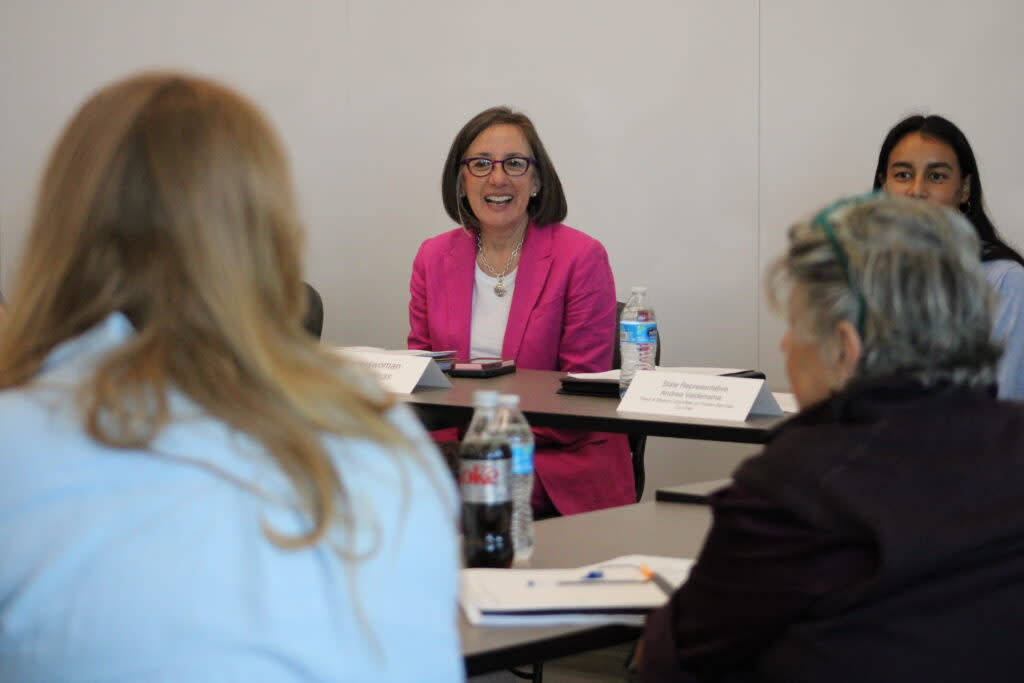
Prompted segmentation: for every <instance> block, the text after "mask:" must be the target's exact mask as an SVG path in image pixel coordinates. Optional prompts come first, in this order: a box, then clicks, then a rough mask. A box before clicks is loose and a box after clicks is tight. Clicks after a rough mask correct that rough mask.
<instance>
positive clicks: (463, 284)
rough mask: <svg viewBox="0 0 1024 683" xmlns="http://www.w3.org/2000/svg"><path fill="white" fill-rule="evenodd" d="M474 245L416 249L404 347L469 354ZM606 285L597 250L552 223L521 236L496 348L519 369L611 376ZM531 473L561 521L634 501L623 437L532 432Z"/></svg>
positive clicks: (440, 239)
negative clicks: (508, 305)
mask: <svg viewBox="0 0 1024 683" xmlns="http://www.w3.org/2000/svg"><path fill="white" fill-rule="evenodd" d="M475 263H476V240H475V239H474V237H473V236H472V235H470V234H468V233H467V232H466V231H465V230H463V229H462V228H456V229H455V230H451V231H449V232H446V233H443V234H441V235H438V236H437V237H433V238H431V239H428V240H427V241H425V242H424V243H423V244H422V245H421V246H420V250H419V253H417V254H416V260H415V261H414V262H413V268H412V280H411V283H410V292H411V300H410V302H409V328H410V330H409V340H408V342H409V348H411V349H434V350H441V349H456V350H457V351H458V355H459V357H462V358H465V357H468V356H469V344H470V326H471V322H472V321H471V316H472V304H473V273H474V268H475ZM614 329H615V283H614V280H613V278H612V271H611V266H610V265H609V264H608V254H607V253H606V252H605V249H604V247H603V246H602V245H601V243H600V242H598V241H597V240H595V239H593V238H592V237H589V236H587V235H586V234H584V233H582V232H580V231H579V230H574V229H573V228H570V227H568V226H565V225H562V224H560V223H554V224H551V225H546V226H544V227H536V226H535V225H533V224H532V223H531V224H530V225H529V227H528V228H527V231H526V238H525V240H524V242H523V249H522V255H521V257H520V259H519V268H518V270H517V271H516V281H515V289H514V290H513V294H512V304H511V309H510V311H509V316H508V324H507V326H506V328H505V339H504V343H503V346H502V356H503V357H504V358H515V359H516V364H517V366H518V367H520V368H523V369H535V370H562V371H565V372H599V371H602V370H608V369H609V368H611V363H612V353H613V350H614V346H613V345H614V338H613V334H614ZM534 433H535V435H536V437H537V452H536V457H535V470H536V474H537V477H538V478H539V479H540V480H541V482H542V484H543V485H544V488H545V490H546V491H547V493H548V496H550V498H551V501H552V503H554V505H555V507H556V508H557V509H558V511H559V512H561V513H562V514H573V513H576V512H585V511H587V510H596V509H600V508H606V507H611V506H615V505H626V504H629V503H632V502H634V501H635V500H636V498H635V493H634V489H633V466H632V462H631V460H630V454H629V442H628V441H627V439H626V437H625V435H622V434H606V433H602V432H581V431H576V430H564V429H563V430H555V429H535V430H534Z"/></svg>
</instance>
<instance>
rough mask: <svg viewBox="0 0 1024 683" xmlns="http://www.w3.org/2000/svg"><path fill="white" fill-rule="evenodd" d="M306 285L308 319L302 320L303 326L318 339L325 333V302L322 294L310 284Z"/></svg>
mask: <svg viewBox="0 0 1024 683" xmlns="http://www.w3.org/2000/svg"><path fill="white" fill-rule="evenodd" d="M305 285H306V317H305V318H303V320H302V326H303V327H305V328H306V331H307V332H309V333H310V334H311V335H313V336H314V337H316V338H317V339H319V338H320V336H321V335H322V334H323V331H324V301H323V299H321V298H320V293H319V292H317V291H316V289H314V288H313V285H311V284H309V283H308V282H306V283H305Z"/></svg>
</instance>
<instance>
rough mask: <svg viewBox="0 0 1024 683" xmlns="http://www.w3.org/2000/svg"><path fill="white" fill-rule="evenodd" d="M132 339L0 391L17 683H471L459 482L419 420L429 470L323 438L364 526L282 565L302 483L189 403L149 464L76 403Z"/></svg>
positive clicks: (110, 338)
mask: <svg viewBox="0 0 1024 683" xmlns="http://www.w3.org/2000/svg"><path fill="white" fill-rule="evenodd" d="M133 334H134V331H133V329H132V327H131V324H130V323H129V322H128V320H127V319H126V318H124V317H123V316H122V315H120V314H115V315H112V316H110V317H109V318H108V319H107V320H106V321H104V322H103V323H101V324H100V325H98V326H96V327H95V328H93V329H92V330H90V331H89V332H87V333H86V334H84V335H83V336H81V337H79V338H77V339H74V340H72V341H70V342H67V343H65V344H63V345H61V346H60V347H58V348H57V349H56V350H55V351H54V352H53V353H52V354H51V355H50V357H49V358H48V359H47V362H46V364H45V366H44V367H43V369H42V370H41V372H40V373H39V375H38V376H37V377H36V378H35V379H34V380H33V381H32V382H31V383H30V384H29V385H27V386H25V387H23V388H19V389H17V390H9V391H4V392H0V680H4V681H7V680H11V681H58V680H59V681H85V680H89V681H97V680H102V681H147V682H149V681H296V680H319V681H360V682H364V681H458V680H462V678H463V665H462V658H461V654H460V649H459V643H458V628H457V613H456V591H457V581H458V551H457V547H456V526H455V513H456V505H455V491H454V483H453V481H452V477H451V474H450V473H449V472H448V471H447V469H445V468H444V466H443V465H442V463H441V461H440V458H439V457H438V456H437V454H436V451H435V450H434V448H433V446H432V445H431V444H430V442H429V440H428V438H427V436H426V434H425V432H424V431H423V429H422V428H421V427H420V426H419V425H418V423H417V422H416V420H415V418H414V417H413V415H412V414H411V413H410V412H409V411H408V410H407V409H406V408H404V407H399V408H396V409H394V411H393V412H392V414H391V415H390V418H391V420H392V421H393V423H394V424H395V426H396V427H398V428H399V429H400V430H402V431H403V432H404V433H405V434H407V435H408V436H409V437H410V438H411V439H412V440H413V441H414V443H415V444H416V450H417V451H418V453H419V455H420V458H419V459H418V460H417V459H415V458H413V457H412V455H410V454H408V453H404V454H403V453H398V454H396V453H388V452H385V450H384V449H383V448H382V447H381V446H379V445H377V444H374V443H371V442H367V441H358V440H353V439H341V438H337V437H330V438H327V439H326V440H325V445H326V446H327V448H328V451H329V452H330V454H331V455H332V457H333V458H334V461H335V463H336V464H337V467H338V471H339V473H340V475H341V477H342V479H343V482H344V486H345V489H346V492H347V499H348V500H349V501H350V502H351V508H352V510H353V511H354V514H355V518H356V520H357V521H358V522H359V523H360V524H361V526H360V527H359V530H358V531H357V532H356V533H354V535H350V536H345V535H344V533H343V532H342V531H340V528H339V530H338V531H336V532H334V534H333V535H332V538H331V540H330V541H327V540H325V541H323V542H321V543H319V544H318V545H316V546H314V547H311V548H303V549H301V550H297V551H296V550H282V549H280V548H278V547H276V546H275V545H274V544H273V543H272V542H271V541H270V540H269V539H268V538H267V536H266V534H265V533H264V530H263V528H262V527H261V524H263V523H266V524H268V525H270V526H271V527H272V528H274V529H276V530H278V531H281V532H284V533H287V534H293V533H294V532H296V531H300V530H302V529H304V528H306V526H305V521H304V518H303V516H302V515H301V514H300V513H298V512H297V511H296V509H295V508H294V506H293V505H290V504H289V503H288V501H290V500H293V495H292V492H291V489H290V487H289V485H288V484H287V481H286V480H285V478H284V477H283V475H282V474H281V473H280V471H279V470H278V469H277V468H276V467H274V466H273V465H272V463H271V462H270V460H269V458H268V457H267V456H266V455H265V454H264V452H263V451H262V449H261V448H259V447H258V445H257V444H256V443H255V442H253V441H252V440H250V439H249V438H248V437H246V436H244V435H242V434H240V433H238V432H235V431H232V430H230V429H228V428H227V427H226V426H225V425H223V424H222V423H219V422H217V421H214V420H212V419H210V418H208V417H206V416H204V415H203V414H201V413H200V412H199V411H198V410H197V409H196V407H195V405H194V404H192V403H190V402H189V401H188V400H186V399H185V398H183V397H182V396H174V397H172V402H171V409H172V415H173V417H174V420H173V422H172V423H171V424H170V425H169V426H168V427H167V428H166V429H164V430H163V431H162V432H161V433H160V435H159V436H158V437H157V439H156V440H155V441H154V443H153V445H152V447H151V448H150V449H149V450H146V451H134V450H117V449H111V448H108V447H106V446H102V445H100V444H98V443H97V442H95V441H93V440H92V439H90V438H89V437H88V436H87V435H86V434H85V433H84V431H83V428H82V417H81V415H80V414H79V412H78V411H77V409H76V406H75V402H74V401H75V392H76V390H77V388H78V387H79V386H80V385H81V383H82V379H83V377H86V376H88V375H89V374H90V373H91V371H92V370H93V368H94V367H95V366H96V364H97V362H98V361H99V360H100V359H101V358H102V357H103V355H104V354H106V353H107V352H109V351H110V350H111V349H114V348H117V347H118V346H119V345H121V344H123V343H124V342H125V340H127V339H129V338H130V337H131V336H132V335H133ZM421 461H422V463H424V464H420V462H421ZM332 544H337V546H340V547H343V548H350V549H355V550H357V551H358V552H360V553H362V554H365V557H364V558H363V559H343V558H342V556H341V555H340V554H339V553H338V552H337V550H336V549H334V548H335V547H337V546H334V547H332Z"/></svg>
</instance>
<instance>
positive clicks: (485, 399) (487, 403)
mask: <svg viewBox="0 0 1024 683" xmlns="http://www.w3.org/2000/svg"><path fill="white" fill-rule="evenodd" d="M473 405H474V406H477V407H481V408H493V407H494V406H496V405H498V392H497V391H490V390H488V391H474V392H473Z"/></svg>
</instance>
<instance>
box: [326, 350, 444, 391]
mask: <svg viewBox="0 0 1024 683" xmlns="http://www.w3.org/2000/svg"><path fill="white" fill-rule="evenodd" d="M338 353H340V354H342V355H344V356H346V357H347V358H348V359H350V360H352V361H354V362H356V363H359V364H360V365H362V366H363V367H365V368H366V369H367V370H369V371H370V372H371V373H373V376H374V377H376V378H377V381H378V382H380V383H381V384H382V385H383V386H384V388H385V389H387V390H388V391H390V392H392V393H395V394H411V393H412V391H413V389H415V388H416V387H434V388H446V387H450V386H451V385H452V383H451V382H450V381H449V380H448V378H447V377H445V376H444V373H443V372H441V368H439V367H438V366H437V363H435V362H434V359H433V358H430V357H428V356H405V355H401V354H397V353H386V352H385V353H374V352H371V351H354V350H352V349H345V348H341V349H338Z"/></svg>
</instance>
